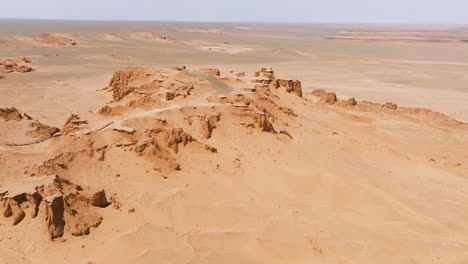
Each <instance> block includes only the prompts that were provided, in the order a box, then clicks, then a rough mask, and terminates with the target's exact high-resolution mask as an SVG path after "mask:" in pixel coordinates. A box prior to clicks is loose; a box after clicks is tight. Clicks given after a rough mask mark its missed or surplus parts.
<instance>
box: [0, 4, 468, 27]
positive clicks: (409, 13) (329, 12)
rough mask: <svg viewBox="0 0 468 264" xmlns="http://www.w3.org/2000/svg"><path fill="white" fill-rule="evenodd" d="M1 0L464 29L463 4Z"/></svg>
mask: <svg viewBox="0 0 468 264" xmlns="http://www.w3.org/2000/svg"><path fill="white" fill-rule="evenodd" d="M0 1H1V2H2V3H1V7H0V18H42V19H72V20H74V19H91V20H170V21H235V22H239V21H248V22H313V23H341V22H344V23H406V24H408V23H409V24H420V23H426V24H427V23H429V24H468V0H228V1H226V0H172V1H171V0H18V1H16V0H0Z"/></svg>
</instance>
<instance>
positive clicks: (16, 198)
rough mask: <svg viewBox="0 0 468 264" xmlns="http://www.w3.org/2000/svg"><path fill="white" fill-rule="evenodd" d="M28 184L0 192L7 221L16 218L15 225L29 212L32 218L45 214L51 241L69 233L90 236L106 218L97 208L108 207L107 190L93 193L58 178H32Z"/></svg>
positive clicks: (12, 186) (12, 185)
mask: <svg viewBox="0 0 468 264" xmlns="http://www.w3.org/2000/svg"><path fill="white" fill-rule="evenodd" d="M26 182H28V183H27V184H24V183H13V184H6V185H5V186H6V187H4V189H3V190H1V191H0V209H1V211H2V213H3V216H4V217H7V218H12V221H11V222H12V224H13V225H17V224H18V223H20V222H21V221H23V220H24V219H25V217H26V212H25V209H26V208H29V215H30V216H31V218H36V217H37V216H38V214H39V212H40V211H41V210H44V212H43V213H44V215H45V221H46V229H47V231H48V233H49V235H50V238H51V239H54V238H59V237H62V236H63V235H64V234H65V233H70V234H71V235H73V236H81V235H87V234H89V232H90V229H91V228H92V227H97V226H99V224H100V223H101V221H102V217H101V216H100V215H99V213H98V212H97V210H96V209H94V207H105V206H107V204H108V202H107V198H106V194H105V192H104V191H103V190H101V191H98V192H95V193H89V191H85V190H83V188H82V187H80V186H78V185H75V184H73V183H71V182H69V181H67V180H65V179H63V178H60V177H58V176H56V175H51V176H41V177H32V178H30V179H27V180H26Z"/></svg>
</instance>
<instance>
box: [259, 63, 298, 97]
mask: <svg viewBox="0 0 468 264" xmlns="http://www.w3.org/2000/svg"><path fill="white" fill-rule="evenodd" d="M255 77H256V78H257V79H255V80H254V81H255V82H258V83H261V84H263V87H271V88H274V89H278V88H281V89H285V90H286V91H287V92H288V93H294V94H296V95H297V96H299V97H302V84H301V82H300V81H298V80H284V79H276V77H275V72H274V71H273V69H272V68H261V70H260V71H258V72H255Z"/></svg>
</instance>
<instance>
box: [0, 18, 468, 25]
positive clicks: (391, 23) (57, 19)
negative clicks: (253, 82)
mask: <svg viewBox="0 0 468 264" xmlns="http://www.w3.org/2000/svg"><path fill="white" fill-rule="evenodd" d="M0 20H33V21H38V20H39V21H66V22H162V23H221V24H223V23H225V24H235V23H240V24H299V25H383V26H384V25H395V26H468V23H466V24H464V23H427V22H419V23H415V22H413V23H407V22H351V21H341V22H338V21H334V22H319V21H315V22H314V21H308V22H305V21H302V22H299V21H237V20H157V19H80V18H75V19H62V18H21V17H0Z"/></svg>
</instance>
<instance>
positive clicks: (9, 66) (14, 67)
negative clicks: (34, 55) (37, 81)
mask: <svg viewBox="0 0 468 264" xmlns="http://www.w3.org/2000/svg"><path fill="white" fill-rule="evenodd" d="M32 71H34V69H33V68H31V67H28V66H25V65H18V64H17V63H16V62H15V61H14V60H11V59H8V60H5V61H2V62H0V73H12V72H19V73H25V72H32Z"/></svg>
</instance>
